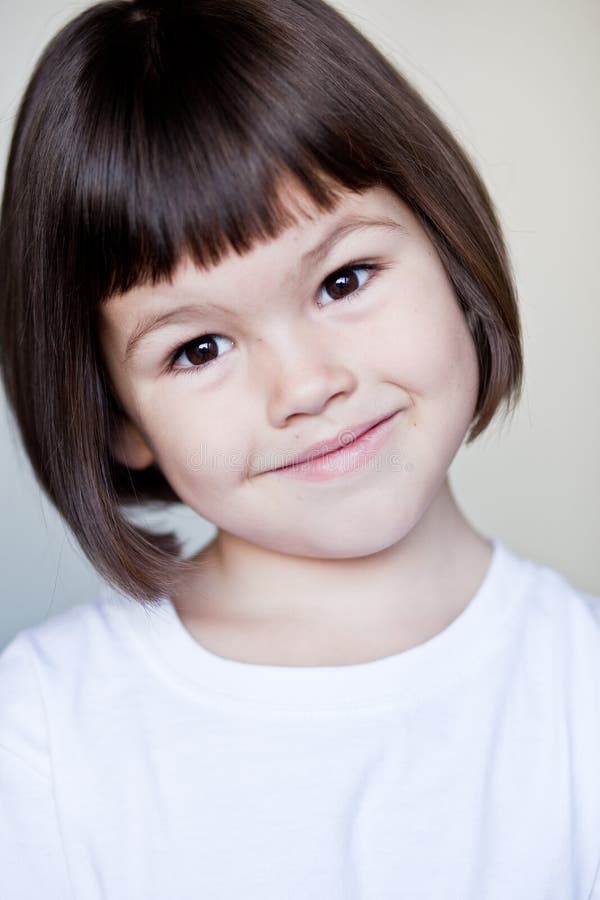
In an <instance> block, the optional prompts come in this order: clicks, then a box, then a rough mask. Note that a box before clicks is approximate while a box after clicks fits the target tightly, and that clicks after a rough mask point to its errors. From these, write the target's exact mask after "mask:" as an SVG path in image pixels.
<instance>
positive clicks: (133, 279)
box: [0, 0, 523, 602]
mask: <svg viewBox="0 0 600 900" xmlns="http://www.w3.org/2000/svg"><path fill="white" fill-rule="evenodd" d="M286 175H287V176H292V177H293V178H294V179H296V180H297V182H298V183H299V184H300V185H301V186H302V187H303V188H304V189H305V191H306V192H307V194H308V196H309V197H310V198H312V200H313V201H314V202H315V204H316V205H317V207H318V208H320V209H322V210H329V209H331V208H333V206H334V205H335V203H336V201H337V199H338V196H337V194H336V192H335V190H334V189H333V186H335V185H336V184H337V185H340V186H343V187H345V188H350V189H351V190H362V189H365V188H367V187H370V186H372V185H375V184H384V185H386V186H387V187H389V188H391V189H392V190H393V191H395V192H396V194H397V195H398V196H400V197H401V198H402V199H403V200H404V201H405V202H406V203H408V204H409V206H410V207H411V208H412V210H413V211H414V213H415V214H416V215H417V217H418V218H419V221H420V222H421V223H422V225H423V226H424V227H425V229H426V231H427V233H428V235H429V237H430V238H431V240H432V241H433V243H434V245H435V246H436V248H437V251H438V253H439V255H440V258H441V260H442V262H443V264H444V266H445V268H446V271H447V273H448V275H449V278H450V279H451V281H452V284H453V285H454V289H455V292H456V296H457V299H458V302H459V304H460V307H461V309H462V310H463V312H464V315H465V317H466V321H467V323H468V326H469V329H470V331H471V334H472V337H473V340H474V343H475V346H476V349H477V354H478V360H479V372H480V383H479V395H478V400H477V406H476V411H475V415H474V419H473V422H472V424H471V430H470V433H469V436H468V439H467V443H470V442H471V441H473V440H474V439H475V438H476V437H477V436H478V435H479V434H480V433H481V432H482V431H483V430H484V429H485V428H486V427H487V425H488V424H489V423H490V421H491V420H492V417H493V416H494V414H495V413H496V410H497V409H498V408H499V406H500V404H501V403H502V402H503V403H505V404H506V408H507V410H509V409H510V407H511V403H512V404H513V407H514V405H515V404H516V401H517V400H518V398H519V396H520V391H521V381H522V366H523V361H522V347H521V333H520V323H519V316H518V310H517V302H516V296H515V290H514V285H513V281H512V275H511V271H510V264H509V261H508V259H507V254H506V251H505V246H504V242H503V238H502V235H501V231H500V227H499V224H498V221H497V218H496V215H495V212H494V208H493V204H492V202H491V200H490V197H489V195H488V193H487V191H486V189H485V187H484V185H483V184H482V181H481V179H480V177H479V176H478V174H477V172H476V171H475V169H474V167H473V165H472V164H471V162H470V161H469V159H468V158H467V156H466V154H465V152H464V151H463V150H462V149H461V148H460V147H459V145H458V144H457V142H456V141H455V139H454V138H453V137H452V136H451V134H450V133H449V131H448V130H447V128H446V127H445V126H444V125H443V124H442V122H441V121H440V120H439V118H438V117H437V116H436V115H435V113H434V112H433V111H432V110H431V109H430V108H429V106H428V105H427V104H426V103H425V101H424V100H423V99H422V98H421V97H420V96H419V94H418V93H417V92H416V91H415V90H414V89H413V88H412V87H411V86H410V85H409V84H408V83H407V82H406V80H405V79H404V78H403V77H402V76H401V75H400V74H399V73H398V72H397V71H396V69H395V68H394V67H393V66H392V65H391V64H390V63H389V62H388V61H387V60H386V59H385V58H384V56H383V55H382V54H381V53H380V52H379V51H378V50H377V49H376V48H375V47H374V46H373V45H372V44H371V43H370V42H369V41H368V40H367V39H366V38H365V37H364V36H363V35H361V34H360V33H359V32H358V31H357V30H356V29H355V28H354V26H353V25H352V24H351V23H350V22H348V21H347V20H346V19H344V18H343V17H342V16H341V15H340V14H339V13H338V12H336V11H335V10H334V9H333V8H332V7H330V6H329V5H327V4H326V3H324V2H323V0H277V2H270V0H187V2H186V0H182V2H177V0H165V2H164V3H160V2H152V0H133V2H130V0H116V2H104V3H98V4H96V5H94V6H92V7H91V8H90V9H88V10H86V11H85V12H83V13H82V14H80V15H79V16H77V17H76V18H75V19H74V20H73V21H72V22H70V23H69V24H68V25H67V26H66V27H65V28H64V29H62V30H61V31H60V32H59V34H58V35H57V36H56V37H55V38H54V39H53V40H52V41H51V42H50V44H49V45H48V47H47V48H46V50H45V51H44V53H43V55H42V57H41V59H40V60H39V62H38V64H37V66H36V69H35V71H34V73H33V75H32V78H31V81H30V83H29V85H28V87H27V90H26V92H25V95H24V97H23V100H22V104H21V108H20V110H19V114H18V117H17V121H16V125H15V129H14V135H13V139H12V145H11V150H10V155H9V160H8V166H7V172H6V182H5V191H4V198H3V205H2V219H1V226H0V353H1V366H2V375H3V379H4V385H5V390H6V395H7V399H8V401H9V404H10V407H11V408H12V411H13V413H14V416H15V418H16V422H17V425H18V428H19V429H20V433H21V437H22V440H23V443H24V446H25V449H26V452H27V454H28V456H29V459H30V461H31V464H32V466H33V470H34V472H35V475H36V478H37V479H38V481H39V483H40V485H41V486H42V488H43V489H44V491H45V492H46V494H47V495H48V497H49V498H50V500H51V501H52V502H53V503H54V504H55V506H56V507H57V509H58V510H59V511H60V513H61V514H62V516H63V517H64V518H65V520H66V522H67V523H68V525H69V527H70V528H71V529H72V531H73V533H74V535H75V537H76V538H77V540H78V542H79V544H80V545H81V547H82V549H83V551H84V552H85V554H86V555H87V557H88V558H89V559H90V561H91V562H92V564H93V565H94V566H95V567H96V569H97V570H98V571H99V572H100V573H101V574H102V576H103V577H104V578H105V579H106V580H107V581H108V582H110V583H111V584H113V585H114V586H116V587H117V588H119V589H120V590H122V591H124V592H125V593H127V594H130V595H131V596H133V597H135V598H136V599H138V600H141V601H148V602H151V601H153V600H155V599H157V598H159V597H160V596H162V595H164V593H165V592H167V591H168V590H169V587H170V586H171V585H172V584H173V583H174V580H175V578H176V577H177V575H178V574H179V573H181V572H182V571H184V570H185V569H186V567H187V566H189V563H188V562H187V561H186V560H185V559H183V557H182V551H181V546H180V544H179V542H178V540H177V538H176V535H175V534H173V533H169V534H158V533H153V532H150V531H148V530H143V529H141V528H139V527H136V526H134V524H133V523H132V521H130V520H128V519H127V517H126V515H125V512H126V507H127V505H128V504H132V505H133V504H140V503H146V504H148V503H152V502H154V503H156V502H159V503H160V502H167V503H173V502H181V501H180V499H179V497H178V496H177V495H176V494H175V493H174V491H173V490H172V488H171V487H170V485H169V484H168V483H167V481H166V480H165V478H164V477H163V476H162V474H161V472H160V471H159V470H158V468H157V467H155V466H151V467H149V468H147V469H144V470H141V471H134V470H130V469H128V468H126V467H125V466H123V465H120V464H119V463H118V462H116V461H115V459H114V458H113V457H112V455H111V452H110V447H111V446H112V441H113V438H114V436H115V434H116V432H117V428H118V423H119V421H120V417H121V414H122V410H121V408H120V405H119V402H118V399H117V397H116V395H115V392H114V390H113V389H112V386H111V384H110V382H109V379H108V376H107V374H106V371H105V367H104V365H103V361H102V356H101V352H100V348H99V344H98V339H97V329H96V327H95V316H96V313H97V309H98V305H99V304H100V303H102V302H103V301H105V300H106V299H107V298H108V297H110V296H111V295H113V294H115V293H118V292H123V291H126V290H128V289H129V288H131V287H133V286H135V285H137V284H140V283H142V282H145V281H148V280H150V281H152V282H156V281H158V280H160V279H165V278H168V277H169V276H170V275H171V274H172V273H173V271H174V269H175V266H176V264H177V262H178V261H179V260H180V258H181V257H182V255H183V254H184V253H187V254H189V255H190V256H191V257H192V258H193V260H194V261H195V262H196V263H197V264H198V265H199V266H201V267H206V266H208V265H212V264H215V263H217V262H218V261H219V260H220V259H222V257H223V255H224V254H225V253H226V252H228V251H229V250H230V249H231V248H232V247H233V248H234V250H235V251H236V252H240V253H241V252H244V251H247V250H248V249H250V248H251V247H252V246H253V244H254V242H255V241H257V240H261V239H266V238H269V237H275V236H277V234H279V233H280V231H281V229H282V228H284V227H286V225H288V224H289V219H288V218H287V216H286V210H285V209H284V207H283V205H282V203H281V202H280V200H279V198H278V191H277V185H278V184H279V183H280V179H281V178H282V177H284V176H286Z"/></svg>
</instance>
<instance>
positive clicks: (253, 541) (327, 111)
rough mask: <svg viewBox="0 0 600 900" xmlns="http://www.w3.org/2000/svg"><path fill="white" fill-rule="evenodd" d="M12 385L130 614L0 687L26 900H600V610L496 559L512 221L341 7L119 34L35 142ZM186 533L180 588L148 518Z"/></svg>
mask: <svg viewBox="0 0 600 900" xmlns="http://www.w3.org/2000/svg"><path fill="white" fill-rule="evenodd" d="M0 266H1V270H0V291H1V297H0V301H1V302H0V309H1V321H0V325H1V329H0V332H1V348H0V349H1V360H2V373H3V378H4V384H5V388H6V393H7V397H8V400H9V403H10V404H11V407H12V409H13V411H14V414H15V418H16V422H17V424H18V426H19V428H20V433H21V435H22V438H23V443H24V446H25V449H26V451H27V454H28V456H29V458H30V460H31V462H32V465H33V467H34V470H35V472H36V475H37V477H38V479H39V482H40V484H41V485H42V486H43V488H44V490H45V491H46V492H47V495H48V496H49V497H50V498H51V500H52V501H53V502H54V504H55V505H56V507H57V508H58V509H59V510H60V512H61V514H62V515H63V516H64V518H65V520H66V522H67V523H68V525H69V526H70V528H71V529H72V531H73V533H74V534H75V536H76V537H77V540H78V541H79V543H80V545H81V547H82V548H83V550H84V551H85V553H86V554H87V556H88V557H89V559H90V560H91V561H92V563H93V564H94V566H95V567H96V568H97V570H98V571H99V572H100V573H101V574H102V575H103V576H104V578H105V580H106V582H107V586H106V590H105V591H104V592H103V593H102V595H101V596H100V597H98V598H97V599H96V600H95V601H94V602H92V603H88V604H82V605H79V606H76V607H74V608H72V609H69V610H68V611H66V612H63V613H61V614H55V615H54V616H52V617H50V618H49V619H48V620H47V621H45V622H44V623H42V624H40V625H37V626H35V627H31V628H28V629H24V630H23V631H21V632H20V633H19V634H18V635H17V636H16V637H15V638H14V639H13V641H12V642H11V643H10V644H9V646H8V647H7V648H6V649H5V650H4V652H3V653H2V655H1V656H0V896H1V897H2V898H6V900H17V898H27V900H34V898H35V900H37V898H39V897H44V898H46V900H66V898H72V900H100V898H110V900H175V898H176V900H199V898H210V900H225V898H227V900H233V898H235V900H238V898H242V897H243V898H247V897H248V898H257V900H282V898H286V900H292V898H302V900H306V898H311V900H335V898H343V900H354V898H356V900H359V898H360V900H392V898H394V900H396V898H398V897H406V898H410V900H421V898H423V900H425V898H427V900H431V898H434V897H435V898H452V900H509V898H510V900H567V898H569V900H591V898H594V900H597V898H600V868H599V867H600V766H599V764H598V760H599V759H600V598H598V597H592V596H590V595H587V594H583V593H581V592H579V591H577V590H576V589H575V588H574V587H573V586H572V585H570V583H569V582H567V580H566V579H565V578H564V577H563V576H562V575H560V574H559V573H558V572H555V571H552V570H551V569H548V568H546V567H543V566H541V565H538V564H536V563H534V562H532V561H530V560H527V559H525V558H522V557H520V556H518V555H516V554H515V553H514V552H513V551H512V550H511V549H510V548H509V547H508V546H506V545H504V544H503V543H502V542H501V541H499V540H497V539H495V538H491V537H486V536H484V535H482V534H480V533H478V532H477V530H476V529H475V528H473V527H472V525H471V524H470V523H469V522H468V521H467V519H466V518H465V516H464V515H463V513H462V512H461V510H460V509H459V508H458V506H457V504H456V502H455V500H454V497H453V496H452V493H451V491H450V487H449V482H448V468H449V466H450V464H451V462H452V460H453V458H454V457H455V455H456V453H457V451H458V450H459V448H460V446H461V445H462V443H463V441H464V440H465V437H467V443H470V442H472V441H473V440H475V439H476V438H477V437H478V436H479V435H480V434H482V433H483V432H484V430H485V429H486V428H487V427H488V426H489V424H490V423H491V421H492V420H493V419H494V417H495V416H496V415H497V413H498V411H499V410H500V409H501V407H502V405H503V404H504V405H505V408H506V409H507V410H509V409H510V407H511V404H512V405H513V408H514V404H515V403H516V401H517V399H518V396H519V391H520V388H521V379H522V352H521V334H520V325H519V316H518V310H517V304H516V296H515V291H514V287H513V283H512V280H511V275H510V267H509V263H508V260H507V256H506V252H505V247H504V243H503V240H502V236H501V233H500V229H499V226H498V222H497V219H496V216H495V213H494V210H493V206H492V203H491V201H490V198H489V196H488V194H487V192H486V189H485V187H484V186H483V184H482V182H481V180H480V178H479V177H478V175H477V173H476V172H475V171H474V169H473V166H472V164H471V163H470V162H469V160H468V159H467V157H466V156H465V153H464V152H463V151H462V150H461V149H460V148H459V146H457V144H456V142H455V140H454V139H453V138H452V137H451V135H450V134H449V133H448V131H447V129H446V128H445V127H444V125H443V124H442V123H441V122H440V121H439V120H438V118H437V117H436V116H435V115H434V113H433V112H432V111H431V109H429V107H428V106H427V105H426V103H425V102H424V101H423V99H422V98H421V97H420V96H419V95H418V94H417V93H416V92H415V91H414V90H413V89H412V88H411V87H410V86H409V85H408V84H407V83H406V81H405V80H404V79H403V78H402V77H401V76H400V75H399V74H398V72H397V71H395V69H394V68H393V67H392V66H391V65H390V64H389V63H388V62H387V61H386V60H385V59H384V58H383V57H382V56H381V54H380V53H379V52H378V51H377V50H376V49H375V48H374V47H373V46H372V45H371V44H370V43H369V42H368V41H367V40H366V39H365V37H363V36H362V35H360V34H359V33H358V32H357V31H356V30H355V29H354V28H353V27H352V26H351V25H350V24H349V22H347V21H346V20H345V19H344V18H342V17H341V16H340V14H339V13H337V12H335V11H334V10H333V9H332V8H331V7H329V6H328V5H326V4H325V3H324V2H322V0H277V2H276V3H275V2H267V0H188V2H173V0H170V2H168V3H167V2H164V3H160V2H152V0H133V2H130V0H115V2H108V3H100V4H96V5H95V6H93V7H91V8H90V9H89V10H88V11H86V12H84V13H83V14H81V15H79V16H78V17H77V18H76V19H74V20H73V21H72V22H71V23H70V24H69V25H68V26H67V27H66V28H65V29H63V30H62V31H61V32H60V33H59V34H58V36H57V37H56V38H55V39H54V40H53V41H52V42H51V44H50V45H49V46H48V48H47V50H46V51H45V53H44V55H43V56H42V59H41V61H40V62H39V64H38V66H37V69H36V71H35V73H34V75H33V77H32V80H31V82H30V85H29V87H28V89H27V92H26V95H25V97H24V100H23V104H22V107H21V110H20V112H19V116H18V119H17V122H16V127H15V132H14V138H13V143H12V148H11V153H10V158H9V163H8V169H7V175H6V187H5V194H4V205H3V210H2V223H1V235H0ZM157 501H164V502H170V503H173V502H176V503H182V504H186V505H188V506H189V507H190V508H191V509H193V510H195V511H196V512H197V513H198V514H199V515H200V516H202V517H204V518H205V519H207V520H208V521H210V522H212V523H214V525H215V526H216V528H217V533H216V537H215V539H214V540H213V541H212V542H211V543H210V544H209V545H208V546H206V547H205V548H204V549H203V550H201V552H200V553H198V554H197V556H195V557H194V558H191V559H185V558H183V555H182V553H181V548H180V546H179V545H178V543H177V541H176V539H175V537H174V535H172V534H155V533H151V532H150V531H148V530H143V529H141V528H140V527H137V526H136V525H135V524H134V523H133V521H132V519H131V518H128V517H127V512H128V509H129V510H130V511H132V510H135V509H136V508H143V506H144V505H147V504H150V503H156V502H157Z"/></svg>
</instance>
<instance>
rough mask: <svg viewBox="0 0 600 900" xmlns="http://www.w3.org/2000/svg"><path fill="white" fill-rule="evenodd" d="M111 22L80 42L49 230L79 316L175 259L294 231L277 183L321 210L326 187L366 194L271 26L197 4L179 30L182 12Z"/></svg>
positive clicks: (341, 134) (343, 143) (212, 258)
mask: <svg viewBox="0 0 600 900" xmlns="http://www.w3.org/2000/svg"><path fill="white" fill-rule="evenodd" d="M175 6H177V4H175ZM114 9H115V15H114V24H115V27H114V29H112V30H111V28H110V24H111V18H110V16H109V17H107V16H106V15H105V16H104V21H103V28H104V31H105V33H104V34H103V35H102V38H101V40H100V39H99V38H98V35H97V34H95V33H94V32H93V31H90V30H89V29H88V30H87V31H86V37H87V41H88V44H90V43H91V44H92V45H91V46H87V47H85V46H84V48H83V52H82V54H81V59H82V65H81V67H80V68H79V69H78V70H77V78H76V79H75V83H74V84H73V96H74V98H75V100H76V107H77V108H76V109H75V108H73V109H72V110H71V116H72V117H73V116H76V119H77V121H78V122H80V123H82V125H81V127H78V126H77V125H76V124H75V125H74V124H73V121H71V122H69V127H68V136H69V141H70V142H71V145H70V147H69V148H66V147H65V148H64V154H65V155H64V159H65V161H66V166H65V168H64V169H63V184H62V192H61V194H62V196H63V197H64V203H63V204H62V205H61V206H62V208H61V216H60V218H61V221H59V222H57V228H56V233H58V234H63V235H69V241H68V244H67V246H66V248H65V249H66V250H67V253H68V256H69V258H70V260H71V261H72V262H73V263H74V264H75V265H76V266H77V272H73V273H72V274H73V276H74V280H75V282H76V283H77V284H78V285H79V286H80V289H82V292H83V294H84V295H85V296H87V298H88V300H89V301H90V302H91V303H92V304H94V303H96V302H98V301H102V300H104V299H106V298H108V297H109V296H111V295H112V294H115V293H122V292H125V291H127V290H129V289H130V288H132V287H134V286H136V285H138V284H141V283H144V282H148V281H150V282H153V283H155V282H157V281H160V280H163V279H168V278H170V276H171V274H172V272H173V271H174V269H175V267H176V265H177V263H178V261H179V260H180V259H181V257H182V256H184V255H187V256H189V257H191V259H192V260H193V261H194V263H195V264H196V265H197V266H199V267H200V268H207V267H209V266H211V265H215V264H216V263H218V262H219V261H220V260H221V259H222V258H223V256H224V255H226V254H228V253H229V252H230V251H231V250H232V249H233V250H234V251H235V252H237V253H244V252H246V251H248V250H249V249H250V248H251V247H252V246H253V244H254V243H255V242H256V241H262V240H266V239H269V238H274V237H276V236H277V235H278V234H279V233H280V232H281V231H282V230H283V229H285V228H286V227H289V226H290V225H292V224H294V222H295V221H296V219H295V217H294V215H293V213H292V211H291V210H290V208H289V207H288V206H287V205H286V204H285V202H284V200H283V199H282V196H281V193H280V187H281V185H283V184H284V183H285V182H287V181H289V180H290V179H291V181H292V182H293V183H294V184H295V185H297V186H298V187H300V188H301V189H303V191H304V192H305V193H306V195H307V197H308V198H309V200H312V202H313V203H314V205H315V206H316V207H317V208H318V209H319V210H322V211H329V210H331V209H332V208H334V207H335V205H336V203H337V202H338V199H339V193H338V190H336V188H338V189H339V188H345V189H351V190H361V189H364V188H365V187H368V186H370V185H371V184H373V183H374V180H375V179H374V176H373V170H372V167H370V166H366V165H359V164H358V162H357V160H356V159H354V160H353V161H352V162H350V159H349V157H350V156H351V154H350V152H349V147H350V146H351V141H350V139H349V136H348V135H349V133H351V131H352V128H351V124H350V122H348V123H347V124H344V122H343V121H342V122H340V121H339V117H337V118H336V117H333V116H332V114H331V110H329V111H328V110H327V108H326V107H327V94H326V92H324V91H323V89H322V86H320V85H319V83H318V82H319V76H318V73H316V75H315V77H314V78H313V80H312V82H309V81H308V80H307V75H306V72H307V68H308V67H307V66H306V64H305V61H304V62H303V64H302V66H301V67H299V63H298V58H299V49H298V47H297V46H296V47H294V48H293V50H290V49H289V44H286V42H285V41H284V40H283V39H281V40H280V41H278V40H277V39H276V38H275V39H274V35H277V34H278V33H280V34H282V32H281V29H279V31H278V30H277V29H275V28H273V27H272V26H273V23H270V26H269V27H268V28H267V27H266V24H265V25H264V28H261V27H260V26H261V24H262V22H259V21H258V20H257V19H256V18H255V19H252V18H249V17H244V16H243V15H241V13H240V9H239V8H238V9H235V8H233V7H232V8H231V9H229V10H228V9H223V7H221V8H220V9H219V11H218V13H217V11H216V10H213V12H212V13H211V5H210V3H206V5H205V6H203V5H199V9H200V10H201V12H200V13H199V14H198V12H196V13H192V12H189V13H188V14H187V20H186V21H185V22H183V23H182V21H181V19H182V16H184V18H185V14H184V13H182V11H181V9H180V10H179V12H178V16H177V19H176V20H175V19H173V20H172V19H171V18H170V16H169V14H168V13H166V12H164V11H163V12H161V14H160V16H158V15H156V14H154V13H152V12H148V11H147V10H146V11H142V10H140V9H139V8H138V9H137V10H132V11H131V12H130V16H129V20H128V21H127V22H126V26H125V27H124V25H123V9H122V4H116V5H115V6H114ZM92 12H93V11H92ZM117 12H118V13H119V15H117ZM261 13H262V16H263V17H264V19H265V20H268V19H269V15H270V13H269V8H268V6H267V5H264V6H263V7H261ZM94 39H95V40H96V41H97V44H98V47H100V48H101V49H98V50H95V48H94V46H93V41H94ZM313 52H314V51H313ZM300 55H301V54H300ZM83 123H85V124H83ZM74 144H75V145H74Z"/></svg>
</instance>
